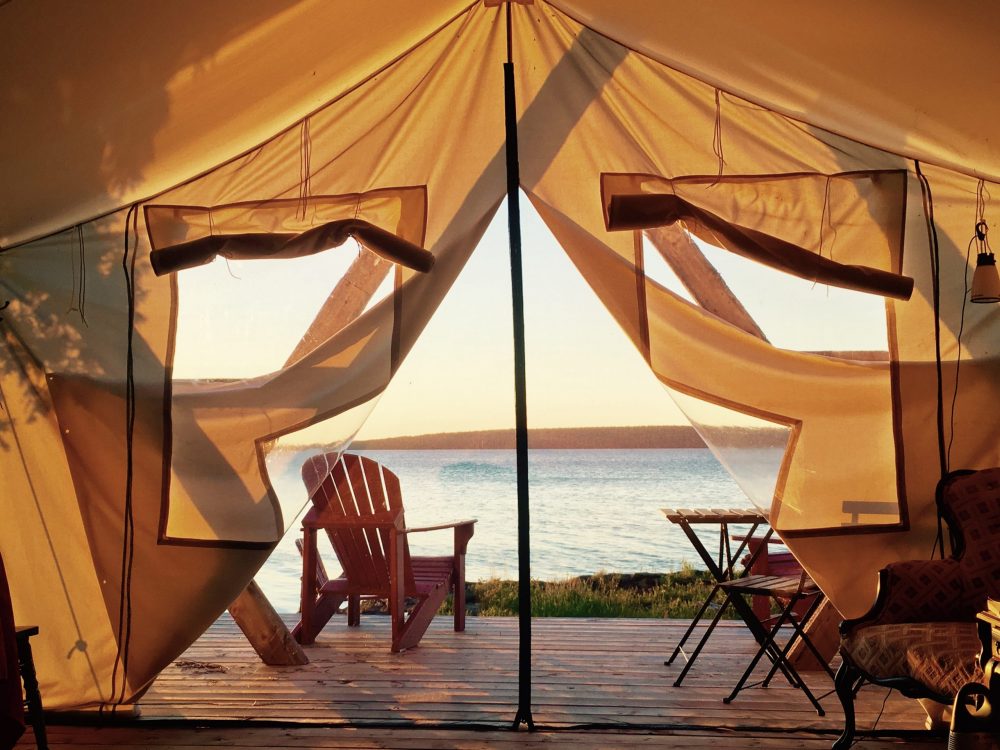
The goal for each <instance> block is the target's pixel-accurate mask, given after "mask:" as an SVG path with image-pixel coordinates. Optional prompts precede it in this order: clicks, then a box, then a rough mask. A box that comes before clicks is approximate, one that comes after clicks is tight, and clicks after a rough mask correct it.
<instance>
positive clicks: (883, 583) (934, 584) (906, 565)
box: [840, 558, 975, 636]
mask: <svg viewBox="0 0 1000 750" xmlns="http://www.w3.org/2000/svg"><path fill="white" fill-rule="evenodd" d="M964 599H965V585H964V580H963V578H962V570H961V566H960V564H959V562H958V561H957V560H954V559H951V558H949V559H945V560H905V561H902V562H895V563H891V564H889V565H887V566H886V567H884V568H882V570H880V571H879V572H878V593H877V594H876V596H875V601H874V602H873V604H872V607H871V609H869V610H868V612H866V613H865V614H863V615H861V617H856V618H853V619H850V620H844V621H843V622H841V623H840V633H841V635H843V636H847V635H850V634H851V633H852V632H853V631H854V630H856V629H857V628H859V627H870V626H872V625H888V624H892V623H905V622H948V621H955V620H966V619H967V620H970V621H971V620H972V618H973V617H975V611H969V612H966V611H965V610H967V609H968V607H967V606H966V603H965V601H964Z"/></svg>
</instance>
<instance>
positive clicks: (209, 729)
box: [22, 616, 945, 750]
mask: <svg viewBox="0 0 1000 750" xmlns="http://www.w3.org/2000/svg"><path fill="white" fill-rule="evenodd" d="M684 625H685V623H683V622H680V621H668V620H587V619H538V620H535V621H534V623H533V631H534V667H533V672H534V675H533V678H534V679H533V713H534V719H535V722H536V725H537V727H538V728H539V730H540V731H538V732H535V733H528V732H524V731H522V732H516V733H515V732H510V731H508V730H507V728H508V727H509V726H510V722H511V721H512V719H513V716H514V713H515V710H516V706H517V621H516V620H514V619H510V618H476V617H473V618H469V621H468V630H467V631H466V632H465V633H461V634H457V633H454V632H452V630H451V629H450V621H449V619H448V618H444V617H438V618H436V620H435V622H434V623H433V624H432V625H431V628H430V630H429V631H428V634H427V635H426V636H425V637H424V640H423V641H422V643H421V645H420V647H419V648H417V649H414V650H411V651H409V652H407V653H404V654H391V653H390V652H389V632H388V619H387V618H385V617H379V616H366V617H364V618H363V619H362V626H361V627H360V628H357V629H348V628H347V627H346V625H345V621H344V618H342V617H335V618H334V619H333V620H332V621H331V623H330V624H329V625H328V626H327V627H326V629H325V630H324V631H323V633H321V634H320V636H319V638H318V639H317V641H316V644H315V645H314V646H310V647H309V648H308V649H307V653H308V655H309V658H310V659H311V663H310V664H309V665H307V666H305V667H294V668H292V667H286V668H276V667H267V666H264V665H262V664H261V663H260V662H259V660H258V659H257V657H256V655H255V654H254V653H253V650H252V649H251V648H250V646H249V645H248V644H247V642H246V641H245V640H244V639H243V637H242V635H241V634H240V633H239V631H238V630H237V628H236V627H235V625H234V624H233V623H232V621H231V620H230V619H229V618H228V617H227V618H223V619H222V620H220V621H219V622H218V623H217V624H216V625H215V626H213V627H212V628H211V629H210V630H209V631H208V632H207V633H206V634H205V635H204V636H203V637H202V638H201V639H199V640H198V642H197V643H195V644H194V645H193V646H192V647H191V648H190V649H188V651H187V652H186V653H185V654H184V655H183V656H182V657H181V658H180V659H178V660H177V661H176V662H175V663H174V664H173V665H171V666H170V667H169V668H168V669H167V670H165V671H164V673H163V674H162V675H161V676H160V678H159V679H157V681H156V683H155V684H154V685H153V687H152V688H151V689H150V691H149V692H148V693H147V694H146V695H145V697H144V698H143V699H142V701H141V703H140V709H141V719H140V720H139V721H138V722H136V723H133V724H130V725H128V726H116V727H111V728H90V727H53V728H52V729H51V731H50V734H51V743H50V744H52V745H53V746H59V745H64V744H66V745H68V744H72V745H74V746H75V748H77V749H78V750H95V749H96V748H100V747H112V746H113V747H123V746H124V747H129V746H132V747H148V746H163V745H170V746H178V747H180V746H183V747H188V748H199V747H219V746H220V745H224V746H227V747H247V748H249V747H254V748H258V747H295V748H307V747H317V748H319V747H322V748H417V747H427V748H470V749H471V748H485V747H511V748H513V747H514V746H517V747H519V748H520V747H524V748H536V747H545V748H549V747H553V748H555V747H569V746H570V745H572V746H573V747H580V748H598V747H600V748H609V747H638V746H642V747H678V746H684V747H708V746H712V747H715V748H719V749H720V750H723V749H725V748H734V749H735V748H747V747H775V748H785V747H787V748H799V747H802V748H810V749H811V748H817V749H818V748H827V747H829V746H830V744H831V743H832V742H833V740H834V739H835V738H836V736H837V734H839V730H840V727H841V725H842V720H843V717H842V713H841V710H840V705H839V702H838V701H837V699H836V696H834V695H830V696H828V697H827V698H825V699H823V705H824V707H825V708H826V709H827V715H826V716H825V717H819V716H817V715H816V713H815V711H814V710H813V709H812V707H811V706H810V705H809V703H808V701H807V700H806V699H805V697H804V696H803V695H802V694H801V693H800V692H799V691H797V690H795V689H793V688H790V687H789V686H787V685H786V684H784V683H783V681H782V680H781V679H780V678H778V679H776V680H775V682H774V683H773V684H772V686H771V687H769V688H767V689H762V688H754V689H751V690H748V691H746V692H743V693H741V694H740V695H739V697H737V699H736V700H735V701H734V702H733V703H732V704H731V705H728V706H727V705H725V704H723V702H722V697H723V696H724V695H727V694H728V693H729V690H730V689H731V688H732V685H733V684H734V682H735V680H736V678H737V677H738V675H739V673H740V672H741V671H742V669H743V667H744V665H745V664H746V663H748V661H749V658H750V656H751V655H752V651H753V645H754V644H753V641H752V638H751V637H750V636H749V634H748V633H747V631H746V629H745V628H744V627H742V626H741V625H739V624H737V623H724V624H722V625H720V627H719V629H718V630H717V631H716V633H715V634H714V635H713V637H712V640H711V641H710V642H709V646H708V647H707V649H706V651H705V653H704V654H703V655H702V656H701V657H700V658H699V661H698V663H697V664H696V665H695V668H694V669H693V670H692V672H691V673H690V674H689V676H688V678H687V679H686V680H685V683H684V684H683V685H682V686H681V687H679V688H675V687H672V685H671V683H672V681H673V679H674V677H675V676H676V674H677V672H678V671H679V669H680V664H674V665H672V666H670V667H666V666H664V665H663V659H664V657H665V656H666V655H667V654H669V653H670V650H671V648H672V647H673V644H674V643H675V642H676V640H677V638H678V637H679V636H680V634H681V632H682V629H683V627H684ZM809 682H810V684H811V686H812V687H813V688H814V690H815V691H816V692H817V694H821V693H823V692H826V691H827V690H829V689H831V688H832V685H831V684H830V680H829V678H828V677H827V676H826V675H825V674H823V673H815V674H812V675H811V676H810V678H809ZM885 697H886V691H885V690H882V689H878V688H872V687H869V688H866V689H865V690H862V692H861V694H860V696H859V700H858V726H859V727H860V728H861V730H862V731H863V730H865V729H870V728H871V727H872V726H873V724H874V722H875V719H876V716H877V715H878V714H879V712H880V710H881V709H882V705H883V700H884V699H885ZM178 720H181V721H178ZM922 727H923V712H922V711H921V710H920V708H919V706H918V705H917V704H916V703H914V702H912V701H909V700H906V699H904V698H901V697H900V696H898V695H896V694H893V695H892V696H890V697H889V699H888V701H887V702H886V703H885V708H884V712H883V715H882V717H881V719H880V720H879V722H878V729H879V730H891V731H892V732H900V731H901V730H902V738H899V737H890V736H880V737H879V738H878V739H870V738H869V739H863V740H862V741H861V742H860V743H859V744H858V745H857V747H859V748H889V747H894V748H896V747H907V748H932V747H933V748H941V747H943V746H944V744H945V742H944V739H943V738H942V737H936V738H934V737H930V736H929V735H923V734H917V735H913V734H908V733H907V730H919V729H921V728H922ZM22 744H23V746H24V747H30V746H31V743H30V742H28V741H27V740H25V741H23V743H22Z"/></svg>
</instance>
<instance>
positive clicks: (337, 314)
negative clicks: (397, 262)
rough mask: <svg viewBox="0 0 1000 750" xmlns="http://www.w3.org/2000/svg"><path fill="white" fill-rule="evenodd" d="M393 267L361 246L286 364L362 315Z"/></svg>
mask: <svg viewBox="0 0 1000 750" xmlns="http://www.w3.org/2000/svg"><path fill="white" fill-rule="evenodd" d="M391 268H392V263H390V262H389V261H387V260H385V259H384V258H380V257H379V256H378V255H376V254H375V253H373V252H372V251H371V250H368V249H366V248H361V252H360V253H359V254H358V257H357V258H355V259H354V262H353V263H351V267H350V268H348V269H347V273H345V274H344V277H343V278H342V279H341V280H340V281H339V282H337V286H335V287H334V288H333V291H332V292H330V296H329V297H327V298H326V302H324V303H323V306H322V307H321V308H320V310H319V312H318V313H316V318H315V319H314V320H313V322H312V324H311V325H310V326H309V330H307V331H306V332H305V334H304V335H303V336H302V340H301V341H299V343H298V345H296V347H295V350H294V351H293V352H292V353H291V354H290V355H289V357H288V361H287V362H285V367H288V366H289V365H290V364H292V363H293V362H295V361H296V360H298V359H300V358H301V357H303V356H305V355H306V354H308V353H309V352H310V351H311V350H312V349H313V348H314V347H316V346H317V345H319V344H321V343H323V342H324V341H326V340H327V339H328V338H330V337H331V336H332V335H333V334H335V333H336V332H337V331H339V330H340V329H341V328H343V327H344V326H345V325H347V324H348V323H350V322H351V321H353V320H354V319H355V318H357V317H358V316H359V315H361V313H362V312H363V311H364V309H365V305H367V304H368V302H369V300H371V298H372V297H373V296H374V294H375V292H376V291H377V290H378V288H379V285H380V284H381V283H382V281H383V279H385V277H386V275H387V274H388V273H389V269H391Z"/></svg>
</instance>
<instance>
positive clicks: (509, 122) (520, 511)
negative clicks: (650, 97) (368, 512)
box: [503, 0, 535, 729]
mask: <svg viewBox="0 0 1000 750" xmlns="http://www.w3.org/2000/svg"><path fill="white" fill-rule="evenodd" d="M510 5H511V4H510V0H507V62H505V63H504V65H503V90H504V121H505V128H506V139H507V140H506V150H507V229H508V234H509V236H510V287H511V298H512V307H513V311H514V415H515V428H514V438H515V445H516V449H517V579H518V581H517V617H518V626H519V627H518V634H519V644H518V669H517V673H518V691H517V714H516V715H515V717H514V726H513V729H518V728H519V727H520V726H521V725H522V724H525V725H527V727H528V729H534V728H535V722H534V719H532V716H531V538H530V534H529V521H528V519H529V516H528V402H527V378H526V377H525V356H524V283H523V279H522V274H521V208H520V203H519V202H518V201H519V192H518V191H519V189H520V184H521V171H520V168H519V166H518V160H517V104H516V100H515V98H514V62H513V51H512V43H511V24H510Z"/></svg>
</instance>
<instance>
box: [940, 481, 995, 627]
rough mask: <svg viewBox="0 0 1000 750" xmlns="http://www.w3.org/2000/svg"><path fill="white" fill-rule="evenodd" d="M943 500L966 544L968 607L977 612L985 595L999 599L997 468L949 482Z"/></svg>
mask: <svg viewBox="0 0 1000 750" xmlns="http://www.w3.org/2000/svg"><path fill="white" fill-rule="evenodd" d="M944 501H945V504H946V505H947V507H948V510H949V511H950V512H951V514H952V515H953V516H954V518H955V521H956V522H957V525H958V528H959V530H960V532H961V534H962V538H963V540H964V542H965V552H964V553H963V555H962V557H961V564H962V574H963V578H964V581H963V582H964V585H965V589H966V592H967V597H968V601H967V605H968V606H970V607H972V608H973V610H974V611H978V610H980V609H983V607H984V606H985V604H986V597H987V596H991V597H993V598H998V596H1000V544H998V542H1000V468H995V469H984V470H982V471H977V472H976V473H974V474H969V475H968V476H962V477H957V478H956V479H954V480H952V481H951V482H949V483H948V485H947V488H946V490H945V494H944Z"/></svg>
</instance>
